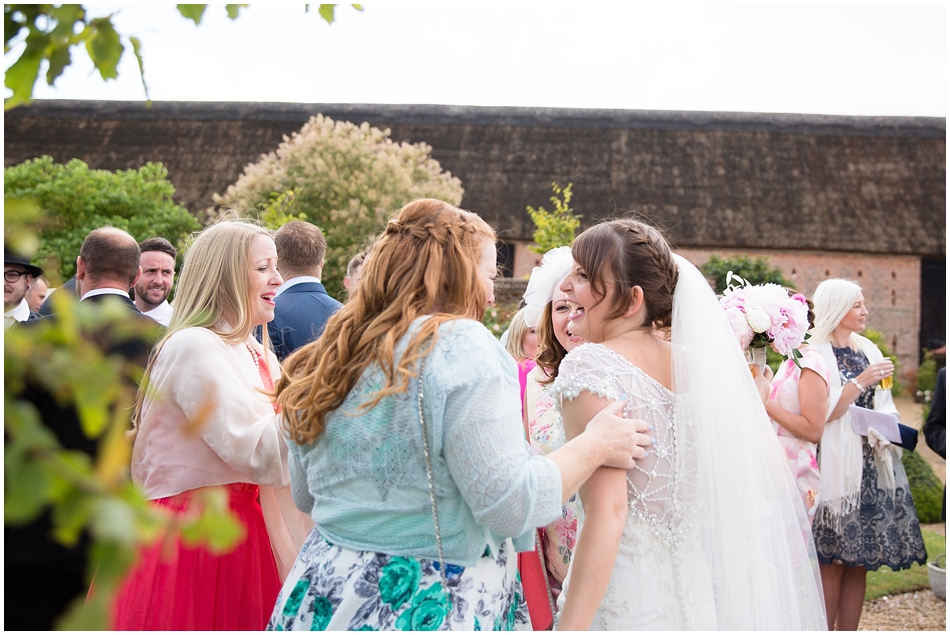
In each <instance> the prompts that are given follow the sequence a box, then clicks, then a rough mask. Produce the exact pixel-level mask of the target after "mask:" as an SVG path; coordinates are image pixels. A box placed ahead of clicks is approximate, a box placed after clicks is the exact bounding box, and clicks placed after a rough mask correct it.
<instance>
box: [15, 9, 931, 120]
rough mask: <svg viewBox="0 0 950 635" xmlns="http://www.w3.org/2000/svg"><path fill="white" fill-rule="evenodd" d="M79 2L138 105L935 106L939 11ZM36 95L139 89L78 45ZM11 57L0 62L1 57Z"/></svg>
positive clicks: (845, 111)
mask: <svg viewBox="0 0 950 635" xmlns="http://www.w3.org/2000/svg"><path fill="white" fill-rule="evenodd" d="M363 6H364V10H363V11H362V12H358V11H356V10H354V9H352V8H351V7H350V6H349V5H339V6H338V7H337V20H336V22H334V23H333V24H332V25H328V24H326V23H325V22H324V21H323V20H321V19H320V17H319V16H318V15H317V14H316V5H312V7H313V8H312V9H311V12H310V13H304V9H303V5H302V4H300V5H298V4H278V5H275V4H257V5H255V4H252V5H251V6H250V7H249V8H248V9H246V10H245V11H244V12H242V14H241V17H240V18H239V19H238V20H237V21H235V22H231V21H230V20H228V19H227V17H226V16H225V12H224V8H223V5H214V6H210V7H209V8H208V10H207V12H206V14H205V19H204V21H203V22H202V24H201V25H200V26H197V27H196V26H195V25H194V24H193V23H191V22H190V21H187V20H185V19H184V18H182V17H181V16H180V15H179V14H178V12H177V11H176V10H175V8H174V5H172V4H168V5H88V10H89V12H90V13H91V14H92V15H102V14H105V13H109V12H113V11H114V12H115V19H114V21H115V24H116V26H117V27H118V29H119V32H120V33H122V34H123V35H126V36H128V35H135V36H137V37H139V38H140V39H141V40H142V43H143V53H144V57H145V74H146V81H147V83H148V86H149V91H150V94H151V97H152V99H153V100H156V101H166V100H195V101H278V102H300V103H390V104H459V105H477V106H553V107H568V108H622V109H646V110H701V111H738V112H785V113H817V114H841V115H902V116H910V115H924V116H936V117H945V116H946V95H947V85H946V66H947V56H946V39H947V14H946V7H945V6H944V5H943V4H942V3H941V4H932V5H916V6H915V5H880V4H878V5H874V4H871V5H868V4H844V5H833V6H828V5H827V4H824V3H821V4H797V5H795V4H793V5H779V4H756V5H715V4H699V5H687V4H678V3H672V2H662V3H661V2H659V1H654V2H649V3H636V2H623V3H620V2H610V3H606V2H586V3H581V2H570V3H568V2H553V1H549V2H543V3H542V2H506V3H490V2H480V3H468V2H466V3H458V2H442V3H439V4H427V5H425V4H402V3H399V4H396V3H382V4H376V3H373V2H368V3H367V4H365V5H363ZM73 57H74V60H75V61H74V63H73V66H72V67H70V68H69V69H67V71H66V73H65V74H64V75H63V76H62V77H60V78H59V80H57V82H56V85H55V87H53V88H50V87H48V86H46V84H45V82H41V83H39V84H37V87H36V90H35V96H36V97H37V98H52V99H124V100H141V99H143V98H144V96H143V92H142V86H141V83H140V81H139V78H138V73H137V71H136V68H135V60H134V58H133V56H132V54H131V47H129V50H128V51H127V53H126V55H125V56H124V58H123V62H122V64H121V65H120V69H119V73H120V77H119V79H118V80H115V81H110V82H107V83H104V82H102V81H101V80H100V79H99V78H98V76H97V75H92V74H91V69H92V65H91V63H90V62H89V61H88V58H86V56H85V53H84V52H83V51H77V52H76V53H75V54H74V56H73ZM10 58H11V55H10V54H8V55H6V56H5V59H6V62H7V64H9V63H10V61H11V60H10Z"/></svg>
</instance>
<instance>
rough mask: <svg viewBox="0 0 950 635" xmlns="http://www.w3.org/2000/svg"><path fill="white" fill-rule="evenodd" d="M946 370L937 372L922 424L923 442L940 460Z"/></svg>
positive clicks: (944, 449) (944, 448) (944, 452)
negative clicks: (927, 410)
mask: <svg viewBox="0 0 950 635" xmlns="http://www.w3.org/2000/svg"><path fill="white" fill-rule="evenodd" d="M946 390H947V369H946V368H941V369H940V370H939V371H937V385H936V386H934V394H933V397H932V398H931V400H930V414H928V415H927V421H926V423H924V429H923V433H924V440H925V441H927V445H929V446H930V449H931V450H933V451H934V452H936V453H937V454H939V455H940V456H941V457H942V458H944V459H946V458H947V399H946ZM940 516H941V518H943V520H946V519H947V488H946V486H944V488H943V509H941V513H940Z"/></svg>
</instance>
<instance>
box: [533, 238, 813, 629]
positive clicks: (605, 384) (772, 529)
mask: <svg viewBox="0 0 950 635" xmlns="http://www.w3.org/2000/svg"><path fill="white" fill-rule="evenodd" d="M676 260H677V263H678V265H679V271H680V275H679V281H678V282H677V287H676V293H675V295H674V302H673V328H672V344H673V391H672V392H671V391H669V390H667V389H666V388H665V387H664V386H662V385H661V384H659V383H658V382H656V381H655V380H654V379H652V378H651V377H649V376H648V375H646V374H645V373H644V372H643V371H642V370H640V369H639V368H638V367H636V366H634V365H632V364H631V363H630V362H628V361H627V360H626V359H625V358H624V357H622V356H621V355H619V354H618V353H616V352H614V351H612V350H610V349H608V348H607V347H605V346H603V345H600V344H590V343H589V344H584V345H582V346H579V347H578V348H576V349H574V350H573V351H571V352H570V353H569V354H568V355H567V357H565V358H564V360H563V361H562V362H561V366H560V368H559V371H558V377H557V379H556V380H555V382H554V383H553V385H552V387H551V389H550V390H552V392H554V393H555V405H556V406H557V407H558V408H560V406H561V402H562V400H563V399H569V400H570V399H574V398H575V397H577V396H578V395H579V394H580V393H581V392H584V391H589V392H590V393H591V394H595V395H598V396H601V397H605V398H608V399H617V398H619V397H621V396H622V395H624V394H626V395H627V396H628V402H627V406H626V408H625V416H626V417H627V418H639V419H643V420H645V421H647V422H648V423H649V424H651V425H652V426H653V431H652V432H651V433H650V434H651V435H652V436H654V438H655V439H656V445H655V446H654V447H653V448H652V451H651V456H650V457H648V458H647V459H644V460H641V461H638V463H637V466H636V468H634V469H633V470H629V471H628V472H627V500H628V515H627V521H626V525H625V527H624V531H623V535H622V537H621V542H620V548H619V551H618V554H617V558H616V561H615V562H614V563H613V565H612V567H613V570H612V575H611V578H610V583H609V585H608V588H607V591H606V594H605V596H604V598H603V601H602V602H601V604H600V607H599V608H598V610H597V613H596V615H595V617H594V620H593V623H592V624H591V629H593V630H825V629H826V628H827V622H826V619H825V613H824V605H823V598H822V594H821V586H820V580H819V576H818V567H817V560H816V558H815V550H814V545H813V543H812V538H811V531H810V530H809V525H808V521H807V518H806V516H805V510H804V507H803V506H802V502H801V499H800V497H799V496H798V493H797V489H796V486H795V481H794V479H793V477H792V474H791V472H790V471H789V468H788V464H787V462H786V461H785V458H784V455H783V453H782V450H781V448H780V446H779V444H778V440H777V438H776V436H775V434H774V432H773V431H772V427H771V424H770V422H769V419H768V416H767V415H766V413H765V408H764V406H763V405H762V402H761V399H760V398H759V396H758V393H757V392H756V390H755V385H754V383H753V381H752V378H751V376H750V374H749V370H748V367H747V365H746V363H745V360H744V359H743V356H742V352H741V350H740V349H739V347H738V345H737V343H736V341H735V336H734V335H733V334H732V331H731V329H730V327H729V325H728V323H727V322H726V319H725V315H724V313H723V312H722V310H721V309H720V308H719V305H718V302H717V301H716V298H715V295H714V294H713V292H712V290H711V289H710V288H709V285H708V283H707V282H706V280H705V277H703V276H702V274H700V273H699V271H698V270H696V268H695V267H693V266H692V265H691V264H690V263H688V262H686V261H685V260H684V259H682V258H680V257H678V256H676ZM582 502H583V501H582ZM583 522H584V520H583V517H582V520H581V528H580V531H581V532H583ZM578 557H583V554H581V553H579V552H578V553H575V561H576V558H578ZM604 566H611V564H610V563H604ZM570 578H571V574H570V572H568V577H567V579H566V580H565V584H564V591H563V592H562V593H561V596H560V597H559V600H558V603H559V605H560V606H562V607H563V605H564V600H565V598H566V597H568V596H569V595H570V584H571V580H570Z"/></svg>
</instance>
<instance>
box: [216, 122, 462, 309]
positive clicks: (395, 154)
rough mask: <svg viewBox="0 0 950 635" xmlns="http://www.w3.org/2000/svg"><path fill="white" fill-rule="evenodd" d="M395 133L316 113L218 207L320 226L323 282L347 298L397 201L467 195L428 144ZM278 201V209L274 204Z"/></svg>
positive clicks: (270, 221)
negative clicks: (363, 251) (355, 266)
mask: <svg viewBox="0 0 950 635" xmlns="http://www.w3.org/2000/svg"><path fill="white" fill-rule="evenodd" d="M389 134H390V131H389V130H388V129H387V130H380V129H379V128H374V127H372V126H370V125H369V124H368V123H363V124H361V125H359V126H357V125H355V124H352V123H349V122H343V121H333V120H332V119H330V118H329V117H324V116H323V115H317V116H315V117H312V118H311V119H310V121H308V122H307V123H306V124H304V126H303V128H301V130H300V132H297V133H294V134H293V135H291V136H290V137H289V138H288V137H286V136H285V137H284V140H283V142H282V143H281V144H280V145H279V146H278V147H277V150H276V151H274V152H271V153H270V154H266V155H263V156H262V157H261V158H260V160H259V161H258V162H257V163H252V164H250V165H248V166H247V167H246V168H244V173H243V174H242V175H241V176H240V178H238V180H237V182H236V183H235V184H234V185H231V186H230V187H228V189H227V191H226V192H225V193H224V195H223V196H218V195H216V196H215V202H216V209H217V210H220V212H223V211H224V210H230V209H233V210H235V211H237V212H238V213H239V214H241V215H242V216H249V217H254V218H258V219H261V220H262V221H263V222H264V224H265V225H268V226H272V225H276V224H277V222H276V221H277V220H279V219H282V218H288V217H294V218H301V219H303V220H306V221H308V222H311V223H313V224H315V225H317V226H318V227H320V229H321V230H322V231H323V233H324V235H326V238H327V256H326V267H325V268H324V270H323V281H324V285H325V286H326V288H327V291H328V292H329V293H330V295H333V296H335V297H342V296H343V275H344V273H345V272H346V264H347V262H348V261H349V259H350V258H351V257H352V256H353V255H354V254H355V253H356V252H357V251H359V249H360V247H361V245H363V244H364V243H365V242H366V240H367V239H368V238H369V237H371V236H373V235H375V234H378V233H379V232H381V231H382V230H383V229H384V227H385V224H386V221H387V220H388V219H389V217H390V216H392V214H393V213H395V212H396V211H398V210H399V208H401V207H402V206H403V205H405V204H406V203H408V202H409V201H411V200H413V199H417V198H426V197H430V198H437V199H440V200H443V201H446V202H447V203H451V204H452V205H459V204H460V203H461V202H462V194H463V192H464V190H463V189H462V183H461V181H459V179H457V178H455V177H453V176H452V175H451V174H450V173H448V172H443V171H442V167H441V166H440V165H439V162H438V161H436V160H434V159H433V158H432V157H431V156H429V155H430V153H431V151H432V148H431V147H430V146H428V145H426V144H425V143H415V144H410V143H405V142H403V143H395V142H394V141H393V140H392V139H390V138H389ZM288 193H291V194H289V195H288ZM275 201H279V202H280V203H281V205H280V207H281V208H282V209H281V210H280V211H281V213H280V214H274V213H272V212H273V210H272V209H270V208H273V207H274V206H275ZM220 212H214V211H212V213H211V215H212V217H214V216H216V214H217V213H220ZM272 229H276V227H274V226H272Z"/></svg>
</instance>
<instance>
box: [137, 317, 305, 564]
mask: <svg viewBox="0 0 950 635" xmlns="http://www.w3.org/2000/svg"><path fill="white" fill-rule="evenodd" d="M249 346H250V347H251V348H253V349H254V350H256V351H257V352H258V353H260V354H263V353H264V350H263V348H262V347H261V345H260V344H259V343H258V342H257V341H256V340H255V339H254V338H253V337H252V336H248V338H247V339H246V340H245V341H243V342H239V343H234V344H231V343H228V342H225V341H224V340H223V339H221V338H220V337H218V336H217V335H215V334H214V333H212V332H211V331H209V330H208V329H205V328H200V327H192V328H186V329H182V330H180V331H178V332H176V333H175V334H173V335H172V336H171V337H170V338H168V340H167V341H166V342H165V344H164V346H163V347H162V350H161V352H160V353H159V355H158V358H157V359H156V361H155V364H154V366H153V368H152V373H151V377H150V381H149V396H148V397H147V398H146V400H145V403H144V404H143V407H142V419H141V423H140V425H139V429H138V433H137V435H136V438H135V445H134V448H133V451H132V478H133V480H134V482H135V483H136V484H137V485H139V486H140V487H141V488H142V490H143V491H144V492H145V495H146V498H148V499H150V500H155V499H159V498H165V497H168V496H174V495H176V494H180V493H182V492H184V491H187V490H193V489H197V488H200V487H208V486H213V485H224V484H226V483H254V484H257V485H259V486H260V501H261V508H262V510H263V513H264V520H265V523H266V525H267V532H268V535H269V537H270V540H271V546H272V547H273V550H274V556H275V559H276V560H277V567H278V570H279V571H280V574H281V578H283V577H285V576H286V575H287V573H288V572H289V571H290V568H291V567H292V566H293V563H294V560H295V559H296V557H297V552H298V551H299V550H300V547H301V546H302V545H303V541H304V540H305V539H306V537H307V534H308V533H309V531H310V529H311V528H312V527H313V521H312V520H311V519H310V517H309V516H308V515H306V514H303V513H302V512H300V511H299V510H297V508H296V507H295V506H294V503H293V498H292V496H291V493H290V487H289V484H290V474H289V472H288V469H287V446H286V444H285V441H284V436H283V434H282V433H281V430H280V416H279V415H275V414H274V408H273V405H272V403H271V401H270V399H269V398H268V396H267V395H265V394H264V393H263V390H264V384H263V381H262V379H261V375H260V373H259V371H258V368H257V366H256V365H255V359H254V357H253V356H252V354H251V351H250V350H248V347H249ZM266 359H267V362H268V367H269V369H270V372H271V377H273V378H274V379H275V380H276V379H277V378H278V377H280V364H279V363H278V362H277V358H276V356H275V355H274V354H273V352H271V351H267V352H266Z"/></svg>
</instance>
